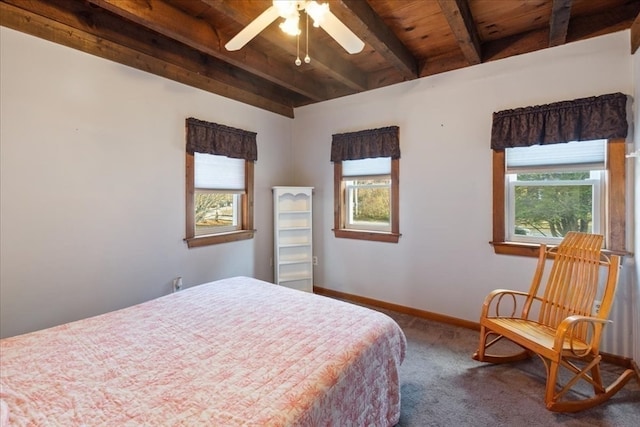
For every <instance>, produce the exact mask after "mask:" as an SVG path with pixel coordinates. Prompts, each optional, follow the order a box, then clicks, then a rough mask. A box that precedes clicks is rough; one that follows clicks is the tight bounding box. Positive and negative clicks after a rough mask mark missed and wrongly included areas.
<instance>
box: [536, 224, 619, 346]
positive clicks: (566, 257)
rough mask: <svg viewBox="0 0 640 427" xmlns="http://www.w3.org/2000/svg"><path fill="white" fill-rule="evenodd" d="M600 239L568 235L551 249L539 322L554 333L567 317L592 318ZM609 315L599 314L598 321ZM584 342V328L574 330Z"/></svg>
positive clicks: (598, 268) (596, 284) (584, 326)
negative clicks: (550, 265)
mask: <svg viewBox="0 0 640 427" xmlns="http://www.w3.org/2000/svg"><path fill="white" fill-rule="evenodd" d="M602 241H603V236H601V235H594V234H584V233H575V232H569V233H567V235H566V236H565V238H564V239H563V240H562V243H561V244H560V245H559V246H557V247H554V248H552V249H550V250H549V251H548V254H550V255H552V256H553V257H554V258H555V259H554V262H553V267H552V269H551V272H550V273H549V278H548V281H547V285H546V289H545V291H544V296H542V300H541V307H540V314H539V318H538V322H540V323H541V324H543V325H545V326H548V327H550V328H552V329H556V328H557V327H558V325H559V324H560V322H562V321H563V320H564V319H566V318H567V317H569V316H571V315H574V314H577V315H581V316H591V313H592V310H593V304H594V302H595V298H596V295H597V292H598V284H599V277H600V276H599V272H600V261H601V253H600V252H601V248H602ZM607 315H608V313H606V314H605V313H599V316H598V317H601V316H604V318H606V316H607ZM574 333H575V334H576V335H575V338H579V339H582V340H585V339H586V333H587V325H586V324H585V325H582V326H581V327H579V328H577V329H576V330H574Z"/></svg>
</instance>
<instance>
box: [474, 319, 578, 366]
mask: <svg viewBox="0 0 640 427" xmlns="http://www.w3.org/2000/svg"><path fill="white" fill-rule="evenodd" d="M486 324H487V325H492V328H491V329H492V330H493V331H495V332H497V333H499V334H501V335H508V336H509V337H511V338H512V341H514V342H516V343H517V344H520V345H522V346H524V347H526V348H531V349H534V351H535V352H536V353H539V354H541V355H543V356H545V357H547V358H554V357H555V356H557V355H558V353H559V352H558V349H556V348H554V343H555V341H556V337H557V335H558V331H557V330H555V329H553V328H550V327H548V326H545V325H542V324H540V323H538V322H535V321H532V320H525V319H507V318H497V319H491V321H487V322H486ZM588 349H589V344H587V343H586V342H584V341H582V340H580V339H577V338H573V339H572V338H571V337H565V338H564V339H563V340H562V351H565V352H576V353H584V352H585V351H588Z"/></svg>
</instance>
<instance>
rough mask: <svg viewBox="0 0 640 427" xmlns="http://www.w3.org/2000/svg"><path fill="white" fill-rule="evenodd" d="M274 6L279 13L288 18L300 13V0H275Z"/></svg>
mask: <svg viewBox="0 0 640 427" xmlns="http://www.w3.org/2000/svg"><path fill="white" fill-rule="evenodd" d="M273 7H275V8H276V10H277V11H278V15H280V16H281V17H283V18H285V19H287V18H290V17H292V16H294V15H297V14H298V2H297V1H296V0H273Z"/></svg>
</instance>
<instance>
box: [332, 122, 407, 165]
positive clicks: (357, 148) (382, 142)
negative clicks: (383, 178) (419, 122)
mask: <svg viewBox="0 0 640 427" xmlns="http://www.w3.org/2000/svg"><path fill="white" fill-rule="evenodd" d="M399 134H400V128H399V127H398V126H389V127H384V128H379V129H367V130H362V131H358V132H349V133H338V134H335V135H333V137H332V142H331V161H332V162H341V161H343V160H360V159H368V158H374V157H391V158H392V159H399V158H400V137H399Z"/></svg>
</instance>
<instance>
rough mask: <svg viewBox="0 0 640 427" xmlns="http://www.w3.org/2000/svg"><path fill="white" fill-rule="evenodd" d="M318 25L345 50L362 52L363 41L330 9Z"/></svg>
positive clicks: (352, 52)
mask: <svg viewBox="0 0 640 427" xmlns="http://www.w3.org/2000/svg"><path fill="white" fill-rule="evenodd" d="M320 27H322V29H323V30H325V31H326V32H327V34H329V35H330V36H331V37H333V39H334V40H335V41H337V42H338V44H340V46H342V47H343V48H344V50H346V51H347V52H349V53H351V54H354V53H359V52H362V49H364V42H363V41H362V40H360V38H358V36H356V35H355V34H354V33H353V31H351V30H350V29H349V28H348V27H347V26H346V25H344V24H343V23H342V21H340V20H339V19H338V18H337V17H336V16H335V15H334V14H333V13H331V12H330V11H327V13H326V14H325V15H324V17H323V19H322V22H321V23H320Z"/></svg>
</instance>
